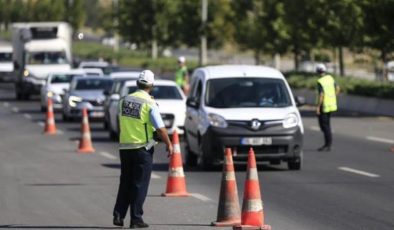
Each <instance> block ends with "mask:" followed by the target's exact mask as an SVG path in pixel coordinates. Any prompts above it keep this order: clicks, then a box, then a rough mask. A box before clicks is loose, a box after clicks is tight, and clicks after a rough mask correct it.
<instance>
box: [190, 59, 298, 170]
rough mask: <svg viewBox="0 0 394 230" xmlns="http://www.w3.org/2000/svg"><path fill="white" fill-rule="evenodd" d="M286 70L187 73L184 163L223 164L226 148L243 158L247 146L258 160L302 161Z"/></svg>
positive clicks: (237, 68) (232, 67) (231, 68)
mask: <svg viewBox="0 0 394 230" xmlns="http://www.w3.org/2000/svg"><path fill="white" fill-rule="evenodd" d="M296 106H297V103H296V100H295V98H294V97H293V95H292V92H291V89H290V87H289V85H288V83H287V82H286V79H285V78H284V76H283V75H282V74H281V73H280V72H279V71H278V70H276V69H273V68H270V67H265V66H247V65H223V66H207V67H202V68H198V69H196V70H195V71H194V72H193V75H192V78H191V92H190V94H189V97H188V99H187V112H186V121H185V134H184V136H185V142H186V150H187V151H186V163H187V164H188V165H196V164H198V165H199V166H200V167H202V168H210V167H211V166H212V165H213V164H221V162H222V161H223V151H224V148H226V147H227V148H232V149H233V158H234V162H235V163H238V162H239V163H242V162H243V163H245V162H246V161H247V159H248V151H249V149H250V147H253V148H254V151H255V154H256V160H257V161H258V162H263V161H268V162H270V163H271V164H274V165H275V164H280V163H281V162H282V161H285V162H287V164H288V168H289V169H291V170H299V169H300V168H301V163H302V156H303V154H302V152H303V149H302V147H303V135H304V128H303V125H302V120H301V115H300V113H299V111H298V109H297V107H296Z"/></svg>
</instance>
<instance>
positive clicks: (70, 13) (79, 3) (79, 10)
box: [64, 0, 86, 31]
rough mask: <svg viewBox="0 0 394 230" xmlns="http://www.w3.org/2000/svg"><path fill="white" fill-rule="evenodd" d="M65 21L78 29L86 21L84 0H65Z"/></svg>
mask: <svg viewBox="0 0 394 230" xmlns="http://www.w3.org/2000/svg"><path fill="white" fill-rule="evenodd" d="M64 3H65V8H66V11H65V16H64V19H65V21H67V22H69V23H70V24H71V26H72V27H73V29H74V30H75V31H76V30H78V29H79V28H81V26H82V25H83V24H84V23H85V16H86V14H85V12H84V5H83V4H84V1H83V0H72V1H69V0H65V2H64Z"/></svg>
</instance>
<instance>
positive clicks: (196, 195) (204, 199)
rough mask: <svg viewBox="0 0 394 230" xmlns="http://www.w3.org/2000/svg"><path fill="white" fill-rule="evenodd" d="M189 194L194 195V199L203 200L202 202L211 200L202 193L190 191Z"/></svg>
mask: <svg viewBox="0 0 394 230" xmlns="http://www.w3.org/2000/svg"><path fill="white" fill-rule="evenodd" d="M191 196H192V197H194V198H196V199H199V200H202V201H204V202H210V201H213V200H212V199H211V198H209V197H206V196H204V195H202V194H200V193H192V194H191Z"/></svg>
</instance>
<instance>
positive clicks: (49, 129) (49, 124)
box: [44, 97, 56, 135]
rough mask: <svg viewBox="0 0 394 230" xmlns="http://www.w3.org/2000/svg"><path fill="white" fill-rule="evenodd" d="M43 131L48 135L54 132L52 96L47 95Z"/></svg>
mask: <svg viewBox="0 0 394 230" xmlns="http://www.w3.org/2000/svg"><path fill="white" fill-rule="evenodd" d="M44 133H45V134H48V135H55V134H56V125H55V116H54V114H53V105H52V98H50V97H48V102H47V115H46V121H45V127H44Z"/></svg>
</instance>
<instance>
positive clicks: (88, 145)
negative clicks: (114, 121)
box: [77, 108, 95, 153]
mask: <svg viewBox="0 0 394 230" xmlns="http://www.w3.org/2000/svg"><path fill="white" fill-rule="evenodd" d="M77 151H78V152H79V153H93V152H95V149H94V148H93V146H92V140H91V135H90V128H89V118H88V110H87V109H86V108H83V110H82V124H81V139H80V141H79V147H78V150H77Z"/></svg>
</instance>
